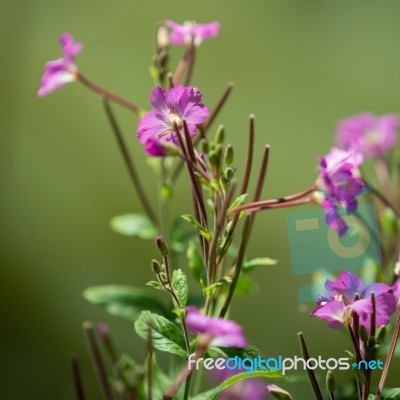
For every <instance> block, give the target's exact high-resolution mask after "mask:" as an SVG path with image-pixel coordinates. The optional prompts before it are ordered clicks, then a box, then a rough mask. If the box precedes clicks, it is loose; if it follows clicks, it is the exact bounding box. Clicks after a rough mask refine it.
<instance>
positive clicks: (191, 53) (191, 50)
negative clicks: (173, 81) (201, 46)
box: [184, 40, 196, 86]
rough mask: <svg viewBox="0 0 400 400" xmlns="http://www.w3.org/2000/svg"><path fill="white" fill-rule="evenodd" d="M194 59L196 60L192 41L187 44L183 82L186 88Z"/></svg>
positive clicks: (190, 77) (190, 76)
mask: <svg viewBox="0 0 400 400" xmlns="http://www.w3.org/2000/svg"><path fill="white" fill-rule="evenodd" d="M195 59H196V46H195V45H194V43H193V40H192V41H191V42H190V43H189V48H188V64H187V69H186V76H185V81H184V85H185V86H188V85H189V84H190V81H191V79H192V74H193V68H194V61H195Z"/></svg>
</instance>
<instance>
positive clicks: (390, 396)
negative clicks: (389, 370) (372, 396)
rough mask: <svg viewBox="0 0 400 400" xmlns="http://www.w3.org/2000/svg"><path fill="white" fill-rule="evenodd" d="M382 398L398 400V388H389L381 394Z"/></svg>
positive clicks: (399, 392) (399, 389)
mask: <svg viewBox="0 0 400 400" xmlns="http://www.w3.org/2000/svg"><path fill="white" fill-rule="evenodd" d="M383 400H400V388H396V389H390V390H389V391H388V392H387V393H385V395H384V396H383Z"/></svg>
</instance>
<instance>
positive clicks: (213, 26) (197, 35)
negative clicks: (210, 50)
mask: <svg viewBox="0 0 400 400" xmlns="http://www.w3.org/2000/svg"><path fill="white" fill-rule="evenodd" d="M165 25H166V26H167V27H168V28H171V34H170V40H171V43H172V44H174V45H175V46H182V45H184V44H186V45H187V44H189V43H191V42H192V41H193V43H194V44H195V46H198V45H200V44H201V43H202V42H203V41H204V40H205V39H208V38H211V37H216V36H218V35H219V29H220V23H219V22H218V21H214V22H210V23H208V24H196V23H193V22H185V23H184V24H178V23H176V22H174V21H171V20H166V21H165Z"/></svg>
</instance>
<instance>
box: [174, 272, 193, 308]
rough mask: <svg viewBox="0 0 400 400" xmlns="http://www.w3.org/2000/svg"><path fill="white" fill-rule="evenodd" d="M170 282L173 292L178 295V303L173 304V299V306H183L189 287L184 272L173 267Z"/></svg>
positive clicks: (184, 305)
mask: <svg viewBox="0 0 400 400" xmlns="http://www.w3.org/2000/svg"><path fill="white" fill-rule="evenodd" d="M171 283H172V288H173V289H174V291H175V294H176V296H177V297H178V300H179V303H180V304H175V300H174V305H175V307H181V308H185V307H186V303H187V299H188V294H189V287H188V283H187V278H186V274H185V273H184V272H182V270H181V269H175V270H174V272H173V273H172V279H171Z"/></svg>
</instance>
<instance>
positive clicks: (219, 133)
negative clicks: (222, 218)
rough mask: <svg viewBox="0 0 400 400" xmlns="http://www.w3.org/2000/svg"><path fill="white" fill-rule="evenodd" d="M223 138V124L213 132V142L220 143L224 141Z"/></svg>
mask: <svg viewBox="0 0 400 400" xmlns="http://www.w3.org/2000/svg"><path fill="white" fill-rule="evenodd" d="M224 139H225V129H224V127H223V125H220V126H219V127H218V129H217V132H216V134H215V143H218V144H222V143H224Z"/></svg>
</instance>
